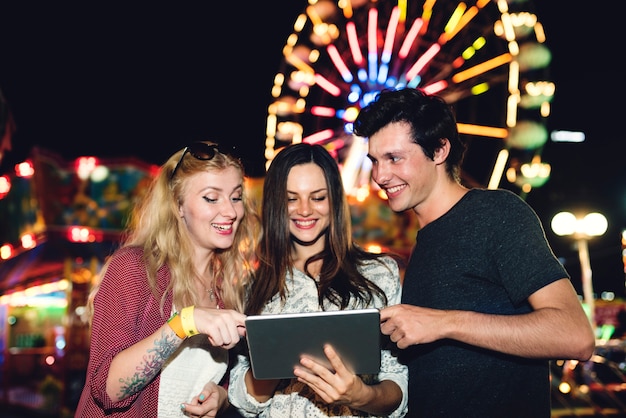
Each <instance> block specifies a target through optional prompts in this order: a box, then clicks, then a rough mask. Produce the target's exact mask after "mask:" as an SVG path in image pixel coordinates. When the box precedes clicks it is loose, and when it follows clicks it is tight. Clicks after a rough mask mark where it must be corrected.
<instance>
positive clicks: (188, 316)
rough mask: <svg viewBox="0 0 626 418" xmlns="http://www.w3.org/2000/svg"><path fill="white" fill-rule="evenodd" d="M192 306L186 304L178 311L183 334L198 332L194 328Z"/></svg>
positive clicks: (189, 334) (189, 335) (188, 334)
mask: <svg viewBox="0 0 626 418" xmlns="http://www.w3.org/2000/svg"><path fill="white" fill-rule="evenodd" d="M193 309H194V306H193V305H191V306H187V307H186V308H183V309H182V310H181V311H180V320H181V322H182V324H183V330H184V331H185V335H186V336H188V337H191V336H192V335H196V334H199V332H198V329H197V328H196V321H195V320H194V319H193Z"/></svg>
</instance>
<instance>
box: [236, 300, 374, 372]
mask: <svg viewBox="0 0 626 418" xmlns="http://www.w3.org/2000/svg"><path fill="white" fill-rule="evenodd" d="M381 337H382V334H381V332H380V312H379V311H378V309H375V308H368V309H356V310H344V311H323V312H307V313H288V314H287V313H285V314H265V315H250V316H248V317H247V319H246V339H247V342H248V350H249V354H250V364H251V366H252V373H253V374H254V377H255V378H256V379H288V378H292V377H294V374H293V368H294V366H296V365H298V364H300V356H301V355H302V354H308V355H309V356H311V357H314V358H316V359H317V360H319V361H320V362H322V363H325V364H326V366H327V367H328V368H330V364H329V362H328V359H327V358H326V356H325V355H324V351H323V346H324V344H326V343H329V344H331V345H332V346H333V347H334V348H335V350H336V351H337V353H338V354H339V355H340V356H341V358H342V359H343V361H344V363H345V364H346V365H347V367H348V368H350V369H351V370H352V371H353V372H354V373H356V374H376V373H378V372H379V371H380V350H381Z"/></svg>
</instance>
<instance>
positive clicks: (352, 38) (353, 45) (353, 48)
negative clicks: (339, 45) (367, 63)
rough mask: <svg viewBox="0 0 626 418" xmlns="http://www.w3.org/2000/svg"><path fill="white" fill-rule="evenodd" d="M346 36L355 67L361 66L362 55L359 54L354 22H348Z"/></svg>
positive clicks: (359, 48) (359, 49)
mask: <svg viewBox="0 0 626 418" xmlns="http://www.w3.org/2000/svg"><path fill="white" fill-rule="evenodd" d="M346 34H347V35H348V44H349V45H350V52H351V53H352V59H353V60H354V63H355V64H356V65H362V64H363V54H361V47H360V46H359V36H358V35H357V33H356V25H355V24H354V22H348V23H347V24H346Z"/></svg>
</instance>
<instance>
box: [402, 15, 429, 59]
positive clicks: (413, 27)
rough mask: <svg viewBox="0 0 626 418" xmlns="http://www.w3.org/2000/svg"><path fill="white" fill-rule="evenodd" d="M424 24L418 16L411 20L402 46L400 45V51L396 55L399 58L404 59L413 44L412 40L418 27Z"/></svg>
mask: <svg viewBox="0 0 626 418" xmlns="http://www.w3.org/2000/svg"><path fill="white" fill-rule="evenodd" d="M423 24H424V21H423V20H422V19H420V18H417V19H415V20H414V21H413V24H412V25H411V29H409V33H407V35H406V38H404V42H402V46H401V47H400V51H399V52H398V57H399V58H401V59H405V58H406V56H407V55H408V54H409V51H410V50H411V47H412V46H413V42H415V39H416V38H417V34H418V33H419V31H420V28H421V27H422V25H423Z"/></svg>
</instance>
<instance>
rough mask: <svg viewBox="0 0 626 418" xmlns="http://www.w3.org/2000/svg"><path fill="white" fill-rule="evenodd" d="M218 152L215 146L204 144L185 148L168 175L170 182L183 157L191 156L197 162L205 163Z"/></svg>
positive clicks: (199, 143) (197, 143)
mask: <svg viewBox="0 0 626 418" xmlns="http://www.w3.org/2000/svg"><path fill="white" fill-rule="evenodd" d="M218 151H219V149H218V148H217V145H215V144H207V143H205V142H194V143H193V144H191V145H188V146H186V147H185V149H184V150H183V153H182V155H181V156H180V159H179V160H178V162H177V163H176V166H175V167H174V170H172V174H170V180H172V179H173V178H174V175H175V174H176V171H177V170H178V167H179V166H180V163H182V162H183V158H185V155H186V154H187V153H189V154H191V155H192V156H193V157H194V158H196V159H198V160H203V161H207V160H210V159H212V158H213V157H215V153H216V152H218Z"/></svg>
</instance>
